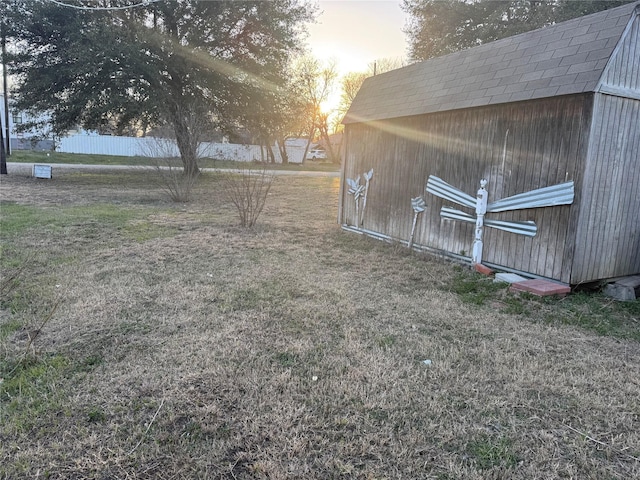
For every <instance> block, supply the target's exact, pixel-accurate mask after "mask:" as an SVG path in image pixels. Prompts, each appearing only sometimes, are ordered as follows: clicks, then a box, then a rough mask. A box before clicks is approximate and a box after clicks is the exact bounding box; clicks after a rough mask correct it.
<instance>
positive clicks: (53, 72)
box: [3, 0, 312, 174]
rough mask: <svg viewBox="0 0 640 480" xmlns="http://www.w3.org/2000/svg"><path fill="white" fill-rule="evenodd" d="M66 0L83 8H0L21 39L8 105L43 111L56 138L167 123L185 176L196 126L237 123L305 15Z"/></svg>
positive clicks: (255, 8)
mask: <svg viewBox="0 0 640 480" xmlns="http://www.w3.org/2000/svg"><path fill="white" fill-rule="evenodd" d="M3 3H4V2H3ZM69 3H70V4H72V5H75V6H76V7H82V6H91V7H93V8H91V9H86V8H70V7H65V6H61V5H59V4H56V3H52V2H49V1H43V0H22V1H19V2H18V6H17V7H16V8H14V9H12V10H11V11H8V12H5V13H7V16H8V18H9V19H10V20H9V23H10V25H11V27H12V28H11V36H12V41H14V42H16V44H17V45H19V46H20V54H18V55H16V56H15V57H14V58H13V61H12V73H14V74H16V75H17V78H18V79H19V84H18V91H17V92H16V93H17V95H16V104H15V107H16V108H17V109H24V110H27V111H31V112H34V113H41V112H48V113H49V114H50V115H51V123H52V127H53V131H54V132H55V133H57V134H63V133H64V132H66V131H67V130H69V129H70V128H74V127H76V126H78V125H79V126H82V127H84V128H87V129H95V128H99V127H100V126H104V125H106V124H110V125H115V126H116V127H117V128H121V129H123V128H125V127H129V126H131V125H132V124H133V125H135V124H145V125H147V124H159V123H166V124H168V125H170V126H171V127H172V130H173V132H174V134H175V138H176V142H177V145H178V148H179V151H180V155H181V158H182V162H183V165H184V171H185V173H186V174H195V173H197V171H198V165H197V145H198V142H199V140H200V134H201V133H202V130H203V128H206V129H208V128H214V127H215V128H219V129H223V130H224V129H225V128H227V127H229V126H231V125H234V124H237V123H238V122H239V121H241V119H242V118H243V117H246V116H247V115H248V114H247V109H251V108H253V105H254V101H255V99H256V98H261V97H264V96H266V97H269V96H271V95H272V93H271V92H274V91H277V90H278V89H279V88H280V85H282V84H284V83H285V80H286V72H287V69H288V65H289V63H290V60H291V56H292V55H293V54H294V53H296V52H297V51H298V50H299V44H300V42H299V37H300V36H301V34H302V32H303V30H302V28H301V26H302V24H303V22H306V21H309V20H311V18H312V11H311V9H310V7H309V6H308V5H307V4H305V3H301V2H300V1H299V0H272V1H268V2H265V1H196V0H162V1H155V2H153V1H151V2H149V3H145V4H143V5H139V6H138V7H136V8H122V9H116V8H119V7H127V6H130V5H131V2H130V1H126V0H100V1H99V2H85V3H82V2H80V1H78V0H69ZM96 7H102V8H104V7H109V9H104V10H99V9H96Z"/></svg>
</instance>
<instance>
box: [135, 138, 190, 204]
mask: <svg viewBox="0 0 640 480" xmlns="http://www.w3.org/2000/svg"><path fill="white" fill-rule="evenodd" d="M145 150H147V151H146V152H145V156H147V157H151V158H153V159H154V160H155V164H154V166H153V168H154V173H155V179H156V181H157V183H158V185H159V186H160V187H161V188H162V189H163V190H164V191H165V192H166V193H167V194H168V195H169V198H171V200H172V201H174V202H189V201H191V194H192V192H193V188H194V187H195V185H196V183H197V181H198V178H199V176H200V171H199V170H197V171H195V172H191V173H190V172H186V171H185V168H184V165H183V162H182V160H181V159H180V158H179V157H177V156H176V153H177V147H176V144H175V141H173V140H171V139H167V138H154V139H153V141H151V142H150V143H148V144H147V146H146V149H145Z"/></svg>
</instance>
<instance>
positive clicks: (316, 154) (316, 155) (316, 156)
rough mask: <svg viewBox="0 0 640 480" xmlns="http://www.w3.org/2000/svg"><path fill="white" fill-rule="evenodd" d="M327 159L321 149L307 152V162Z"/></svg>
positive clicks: (325, 153)
mask: <svg viewBox="0 0 640 480" xmlns="http://www.w3.org/2000/svg"><path fill="white" fill-rule="evenodd" d="M326 158H327V152H325V151H324V150H322V149H321V148H314V149H313V150H309V151H308V152H307V160H324V159H326Z"/></svg>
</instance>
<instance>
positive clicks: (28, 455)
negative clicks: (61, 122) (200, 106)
mask: <svg viewBox="0 0 640 480" xmlns="http://www.w3.org/2000/svg"><path fill="white" fill-rule="evenodd" d="M2 182H3V183H2V193H1V195H2V196H1V198H0V200H2V201H5V202H6V201H11V202H17V203H18V204H20V205H31V206H33V208H34V209H35V210H37V212H39V213H38V215H40V216H41V217H39V218H50V217H51V218H56V217H57V218H58V220H57V221H56V222H57V223H56V222H54V223H53V224H47V223H46V222H44V221H43V222H40V223H38V224H37V225H32V226H30V227H29V228H28V229H25V230H21V232H20V234H19V235H18V234H16V235H13V236H8V237H6V236H5V237H3V242H7V245H6V246H5V249H4V250H3V256H4V257H5V258H4V261H5V264H6V260H7V258H6V256H7V255H8V254H12V255H16V256H20V255H26V252H28V251H33V250H37V252H38V253H37V256H36V259H35V261H34V262H32V263H33V265H31V264H30V265H29V266H28V270H29V275H28V277H27V278H26V279H25V280H24V282H23V283H22V284H21V287H20V288H21V289H22V291H23V294H22V295H23V297H24V298H25V299H27V300H28V301H26V302H23V303H22V304H18V303H15V304H14V307H12V308H13V310H14V312H13V313H7V312H6V311H5V312H4V314H3V315H2V316H0V324H1V325H5V326H7V325H9V326H10V325H26V324H28V323H30V322H31V323H33V321H34V318H35V317H36V316H37V313H38V312H40V311H43V309H40V310H39V309H36V308H35V307H33V305H34V304H37V302H38V298H40V297H44V298H45V300H47V301H49V302H52V301H54V300H55V299H56V298H57V296H58V295H59V293H58V292H60V291H64V297H63V301H62V302H61V303H60V304H59V306H58V309H57V311H56V313H55V315H54V316H53V318H52V319H51V320H50V321H49V322H48V324H47V325H46V326H45V328H44V329H43V332H42V333H41V334H40V336H39V337H38V340H37V348H38V355H37V357H34V358H33V359H32V364H31V365H28V367H29V368H31V370H28V371H27V370H26V369H25V372H26V373H25V378H24V381H23V384H22V390H21V391H17V390H15V389H13V390H11V391H10V392H7V389H6V388H5V391H4V392H3V390H2V388H3V387H2V386H1V385H0V394H1V395H2V396H1V397H0V401H1V402H2V403H1V404H0V409H2V410H1V411H0V420H1V421H0V478H7V479H8V478H11V479H15V478H64V479H76V478H78V479H79V478H95V479H98V478H100V479H103V478H105V479H111V478H113V479H116V478H122V479H152V478H153V479H179V478H184V479H192V478H202V479H205V478H225V479H234V478H237V479H241V478H245V479H248V478H269V479H285V478H362V479H382V478H405V479H413V478H434V479H457V478H467V479H486V478H495V479H499V478H504V479H507V478H522V479H532V478H539V479H543V478H548V479H555V478H594V479H602V478H625V479H629V478H640V460H639V457H640V428H638V426H639V421H640V346H639V344H638V343H637V342H635V341H632V340H624V339H616V338H611V337H601V336H598V335H596V334H594V333H591V332H588V331H584V330H581V329H579V328H575V327H568V326H563V325H560V324H558V325H556V324H553V323H545V322H542V321H538V318H537V317H536V316H535V315H533V316H529V317H524V316H522V315H514V314H508V313H505V312H504V311H500V310H501V309H500V308H495V305H493V306H492V305H491V304H489V305H486V306H473V305H470V304H468V303H464V302H462V301H461V298H460V296H459V295H457V294H455V293H453V292H451V291H450V288H449V287H448V286H449V285H450V282H451V279H452V278H453V277H454V276H455V275H456V273H455V271H454V268H453V266H452V265H451V264H449V263H446V262H443V261H440V260H437V259H432V258H429V257H423V256H419V255H414V254H408V253H406V252H405V250H404V249H401V248H398V247H394V246H390V245H385V244H382V243H378V242H375V241H373V240H369V239H367V238H361V237H359V236H357V235H353V234H347V233H343V232H341V231H340V229H339V228H338V226H337V225H336V223H335V218H336V209H337V189H338V180H337V179H323V178H291V177H286V178H279V179H278V181H277V182H275V183H274V185H273V187H272V189H271V193H270V195H269V198H268V200H267V203H266V206H265V209H264V212H263V215H262V217H261V219H260V222H259V223H258V225H257V228H255V229H252V230H247V229H243V228H240V227H238V226H237V225H236V223H237V220H236V218H235V215H236V214H235V212H234V211H233V207H232V206H231V205H227V204H224V203H223V202H222V201H221V197H220V194H219V190H218V188H217V187H218V180H217V178H216V177H213V176H208V177H205V178H204V179H203V182H202V183H201V184H200V186H199V188H198V190H197V191H196V192H195V199H194V201H193V202H191V203H190V204H188V205H184V206H176V205H173V204H172V203H170V202H168V201H166V200H165V199H164V198H163V195H162V192H160V191H159V190H156V189H154V188H153V187H150V186H148V185H147V183H146V182H145V181H144V178H143V177H142V174H140V173H139V172H134V173H130V174H128V175H127V174H120V173H118V174H115V173H114V174H109V173H100V174H89V173H75V174H74V173H70V174H65V175H62V176H60V177H58V178H55V179H54V180H53V181H51V182H36V181H33V180H31V179H27V178H19V177H10V178H4V179H3V180H2ZM104 204H108V206H109V208H112V209H114V211H115V213H114V214H113V215H114V216H115V218H111V217H108V216H106V214H105V217H104V218H106V219H107V220H104V221H100V222H96V221H90V220H88V219H86V218H85V217H82V218H83V220H82V221H78V220H77V210H73V209H74V208H76V207H78V206H83V207H87V208H97V207H96V205H98V206H99V210H100V211H102V210H103V209H104V208H106V207H105V206H104ZM5 205H6V204H5ZM89 211H94V210H89ZM69 212H71V213H69ZM74 212H75V213H74ZM74 215H76V216H74ZM66 219H68V220H66ZM56 285H59V286H60V287H58V288H56ZM14 300H15V299H14ZM16 301H17V300H16ZM45 303H46V302H45ZM544 308H547V309H552V308H555V307H554V306H553V305H551V306H548V305H545V307H544ZM16 321H17V322H18V323H17V324H16ZM11 322H13V323H11ZM5 330H6V331H7V332H8V333H7V334H6V335H5V336H4V337H3V336H1V335H0V340H2V339H3V338H4V340H2V342H0V361H4V362H5V363H6V364H9V363H10V362H11V359H12V358H15V356H16V355H18V353H19V352H20V351H21V348H23V347H24V345H25V342H27V341H28V340H27V336H26V335H25V328H24V327H21V328H18V327H16V328H14V329H10V328H8V327H7V328H6V329H5ZM0 331H1V330H0ZM425 359H429V360H431V362H432V363H431V365H425V364H424V363H423V360H425ZM42 366H44V367H43V368H41V369H40V370H37V367H42ZM27 374H28V375H27ZM29 375H30V376H29ZM6 382H7V380H6V379H5V385H6ZM30 384H35V388H28V387H29V385H30Z"/></svg>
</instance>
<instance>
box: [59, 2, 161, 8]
mask: <svg viewBox="0 0 640 480" xmlns="http://www.w3.org/2000/svg"><path fill="white" fill-rule="evenodd" d="M49 1H50V2H51V3H55V4H56V5H60V6H61V7H67V8H75V9H76V10H128V9H130V8H137V7H146V6H148V5H150V4H151V3H157V2H161V1H162V0H142V1H141V2H138V3H133V4H131V5H121V6H119V7H88V6H86V5H73V4H70V3H64V2H61V1H59V0H49Z"/></svg>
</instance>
